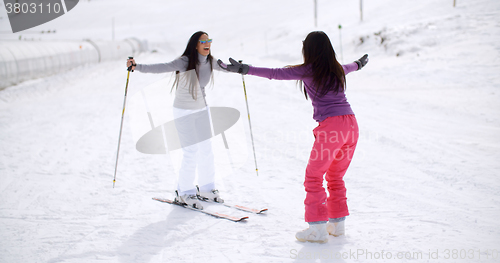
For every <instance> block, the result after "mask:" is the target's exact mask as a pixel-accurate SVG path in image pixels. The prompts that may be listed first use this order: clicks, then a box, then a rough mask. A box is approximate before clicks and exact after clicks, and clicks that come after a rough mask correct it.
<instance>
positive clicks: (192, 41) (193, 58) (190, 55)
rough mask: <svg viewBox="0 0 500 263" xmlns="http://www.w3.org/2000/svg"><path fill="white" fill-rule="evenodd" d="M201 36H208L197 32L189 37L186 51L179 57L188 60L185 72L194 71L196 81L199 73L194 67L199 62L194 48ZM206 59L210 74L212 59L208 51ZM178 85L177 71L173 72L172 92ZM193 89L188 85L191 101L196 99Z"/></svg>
mask: <svg viewBox="0 0 500 263" xmlns="http://www.w3.org/2000/svg"><path fill="white" fill-rule="evenodd" d="M203 34H205V35H207V36H208V34H207V33H206V32H203V31H198V32H196V33H194V34H193V35H191V37H190V38H189V41H188V44H187V46H186V49H185V50H184V53H182V55H181V57H187V59H188V65H187V68H186V72H187V71H189V70H192V69H194V70H195V72H196V76H197V77H198V79H199V73H198V68H197V67H196V66H197V65H198V64H200V61H199V60H198V50H196V46H197V45H198V40H199V39H200V37H201V36H202V35H203ZM207 59H208V62H209V63H210V72H212V71H213V68H212V61H213V59H214V58H213V57H212V52H211V51H210V53H208V56H207ZM178 84H179V71H176V72H175V81H174V84H173V85H172V90H173V89H174V87H176V88H177V86H178ZM194 89H195V86H194V85H190V88H189V93H191V95H192V96H193V99H196V95H195V90H194ZM172 90H171V91H172Z"/></svg>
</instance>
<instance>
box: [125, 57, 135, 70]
mask: <svg viewBox="0 0 500 263" xmlns="http://www.w3.org/2000/svg"><path fill="white" fill-rule="evenodd" d="M128 59H134V57H128ZM131 64H132V65H130V67H128V68H127V71H132V72H134V71H133V70H132V67H135V66H137V64H134V63H132V62H131Z"/></svg>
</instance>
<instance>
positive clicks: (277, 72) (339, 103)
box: [247, 62, 358, 122]
mask: <svg viewBox="0 0 500 263" xmlns="http://www.w3.org/2000/svg"><path fill="white" fill-rule="evenodd" d="M342 67H343V68H344V72H345V74H346V75H347V74H348V73H350V72H353V71H356V70H358V65H357V64H356V63H355V62H353V63H351V64H347V65H342ZM306 73H307V67H304V66H300V67H290V68H258V67H250V68H249V70H248V73H247V74H249V75H254V76H259V77H264V78H268V79H279V80H302V81H304V86H305V88H306V91H307V95H308V96H309V98H310V99H311V101H312V105H313V108H314V115H313V119H315V120H316V121H317V122H322V121H324V120H325V119H326V118H328V117H333V116H340V115H349V114H354V112H353V111H352V109H351V105H350V104H349V102H347V98H346V96H345V93H344V92H339V93H337V94H335V92H333V91H331V92H328V93H327V94H326V95H325V96H323V97H319V96H318V97H315V96H314V93H315V92H316V88H314V87H313V85H312V80H313V79H312V76H310V74H306Z"/></svg>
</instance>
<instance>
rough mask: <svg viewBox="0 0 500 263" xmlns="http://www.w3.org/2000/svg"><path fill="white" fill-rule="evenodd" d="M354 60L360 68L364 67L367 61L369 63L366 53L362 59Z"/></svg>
mask: <svg viewBox="0 0 500 263" xmlns="http://www.w3.org/2000/svg"><path fill="white" fill-rule="evenodd" d="M354 62H356V64H358V70H360V69H362V68H363V67H364V66H365V65H366V63H368V54H365V55H364V56H362V57H361V58H360V59H358V60H356V61H354Z"/></svg>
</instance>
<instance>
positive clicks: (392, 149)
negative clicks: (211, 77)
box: [0, 0, 500, 263]
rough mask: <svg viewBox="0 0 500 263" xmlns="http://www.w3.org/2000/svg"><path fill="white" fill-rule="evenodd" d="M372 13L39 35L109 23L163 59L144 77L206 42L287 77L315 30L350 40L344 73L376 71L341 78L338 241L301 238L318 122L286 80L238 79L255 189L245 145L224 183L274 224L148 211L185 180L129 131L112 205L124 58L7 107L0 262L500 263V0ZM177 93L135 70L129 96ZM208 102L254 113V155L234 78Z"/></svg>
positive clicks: (26, 88)
mask: <svg viewBox="0 0 500 263" xmlns="http://www.w3.org/2000/svg"><path fill="white" fill-rule="evenodd" d="M364 2H365V3H364V21H363V22H360V21H359V6H358V4H359V3H358V1H347V0H342V1H341V0H338V1H322V0H319V1H318V4H319V7H320V8H319V11H318V28H315V27H314V21H313V7H312V3H313V1H299V0H292V1H277V0H276V1H264V0H256V1H246V2H239V1H225V0H214V1H209V2H208V1H194V0H186V1H171V0H168V1H165V0H162V1H159V0H157V1H153V0H151V1H129V0H127V1H124V0H121V1H118V0H107V1H104V0H103V1H80V4H79V5H78V6H77V7H75V9H73V10H72V11H71V12H69V13H68V14H67V15H65V16H63V17H61V18H59V19H56V20H54V21H51V22H49V23H47V24H44V25H41V26H39V27H37V28H35V29H33V30H39V29H40V30H41V29H49V28H56V29H57V34H55V35H50V36H49V35H44V36H38V35H37V37H39V38H42V39H82V38H92V39H110V38H111V20H112V17H114V18H115V23H116V32H115V33H116V34H115V36H116V38H117V39H122V38H126V37H138V38H140V39H147V40H149V41H150V46H152V47H154V48H155V49H157V50H158V51H159V52H157V53H148V54H143V55H141V56H139V57H137V58H136V60H137V62H138V63H154V62H162V61H168V60H171V59H174V58H176V57H177V56H179V55H180V54H181V52H182V51H183V49H184V48H185V44H186V42H187V40H188V38H189V36H190V35H191V34H192V33H193V32H195V31H197V30H204V31H207V32H208V33H209V34H210V37H212V38H213V39H214V42H213V44H212V48H213V50H212V54H213V55H214V56H216V57H218V58H222V59H224V60H227V58H228V57H229V56H232V57H234V58H236V59H243V60H244V61H245V62H247V63H250V64H253V65H256V66H267V67H281V66H285V65H290V64H298V63H300V62H301V40H303V39H304V38H305V36H306V35H307V33H308V32H310V31H312V30H324V31H325V32H326V33H327V34H328V35H329V36H330V38H331V40H332V43H333V44H334V46H335V49H336V51H337V52H338V53H339V55H340V50H341V48H340V43H339V37H340V36H339V29H338V25H339V24H342V32H341V37H342V54H341V55H342V58H343V61H344V62H345V63H348V62H351V61H353V60H355V59H357V58H359V57H361V56H362V55H363V54H365V53H368V54H369V55H370V62H369V64H368V65H367V66H366V67H365V68H364V69H363V70H362V71H359V72H354V73H352V74H350V75H348V77H347V96H348V100H349V102H350V103H351V105H352V107H353V110H354V112H355V113H356V116H357V119H358V122H359V125H360V132H361V137H360V141H359V144H358V148H357V152H356V154H355V157H354V160H353V162H352V165H351V167H350V169H349V170H348V172H347V174H346V177H345V180H346V185H347V189H348V198H349V200H348V204H349V207H350V211H351V216H349V217H348V219H347V221H346V233H347V235H346V236H345V237H340V238H334V237H330V240H329V242H328V243H327V244H321V245H320V244H310V243H305V244H304V243H300V242H297V241H296V240H295V238H294V235H295V233H296V231H298V230H301V229H303V228H305V227H307V225H306V224H305V223H304V221H303V199H304V197H305V192H304V189H303V186H302V182H303V178H304V169H305V166H306V163H307V157H308V153H309V150H310V149H311V146H312V142H313V136H312V132H311V130H312V129H313V128H314V127H315V125H316V124H315V122H314V121H313V120H312V118H311V116H312V107H311V105H310V102H309V101H306V100H304V97H303V95H302V94H301V93H300V91H299V90H298V88H297V86H296V85H295V82H293V81H281V82H280V81H270V80H267V79H260V78H257V77H252V76H246V77H245V81H246V86H247V92H248V101H249V104H250V113H251V118H252V128H253V134H254V139H255V149H256V151H257V153H256V154H257V161H258V165H259V176H258V177H257V176H256V173H255V167H254V163H253V158H252V157H253V156H252V153H251V147H247V149H248V152H247V153H246V156H248V157H247V158H246V162H244V165H243V167H241V168H237V167H231V166H229V165H225V166H224V165H220V166H219V167H218V169H219V171H220V173H221V174H224V176H220V177H221V178H220V180H219V183H220V189H221V192H222V194H223V196H224V198H225V199H226V200H228V201H232V202H234V203H239V204H242V205H248V206H263V207H267V208H269V211H268V213H267V214H266V215H251V214H250V215H249V216H250V218H249V220H248V221H247V222H244V223H234V222H230V221H224V220H220V219H215V218H212V217H210V216H207V215H204V214H201V213H197V212H192V211H188V210H186V209H183V208H180V207H174V206H170V205H167V204H162V203H159V202H155V201H153V200H151V197H154V196H164V197H172V193H173V190H174V189H175V181H176V179H175V171H174V165H173V163H172V162H171V160H170V159H169V158H167V156H165V155H163V156H160V155H154V156H153V155H144V154H141V153H138V152H137V151H136V150H135V142H134V139H133V138H134V135H133V129H131V127H130V126H131V123H130V118H129V116H128V115H127V116H126V122H125V129H124V134H123V137H122V147H121V149H122V152H121V154H120V162H119V170H118V175H117V185H116V188H114V189H113V188H112V179H113V172H114V161H115V158H116V146H117V140H118V131H119V124H120V115H121V110H122V108H121V107H122V103H123V90H124V87H125V80H126V71H125V69H124V61H125V58H124V60H123V61H116V62H106V63H102V64H99V65H97V66H87V67H80V68H78V69H73V70H71V71H68V72H66V73H63V74H59V75H55V76H51V77H47V78H43V79H37V80H32V81H27V82H24V83H22V84H19V85H17V86H13V87H9V88H7V89H5V90H2V91H0V149H1V151H0V236H1V237H2V238H1V239H0V262H2V263H3V262H8V263H14V262H51V263H55V262H126V263H129V262H130V263H131V262H391V261H394V262H498V261H499V260H500V255H499V252H500V223H499V222H498V218H499V217H500V211H499V207H500V191H499V189H500V183H499V180H498V174H499V171H500V165H499V164H498V160H499V159H500V140H499V135H500V90H499V89H500V76H499V74H498V72H500V44H499V43H500V34H499V33H500V20H498V17H499V15H500V2H499V1H496V0H476V1H472V0H458V1H457V7H455V8H453V6H452V4H453V3H452V2H453V1H432V0H422V1H409V0H379V1H364ZM0 12H5V10H4V9H1V10H0ZM0 16H1V17H2V19H1V20H0V31H5V30H7V29H8V28H9V25H8V21H7V20H6V15H5V13H0ZM89 18H92V19H89ZM20 34H23V33H22V32H21V33H20ZM9 37H12V38H18V35H13V36H9V35H2V38H9ZM169 77H170V74H167V75H151V74H141V73H138V72H134V73H132V74H131V78H130V84H129V87H130V96H131V97H132V96H134V95H136V94H140V90H141V89H142V88H147V87H151V86H152V85H153V86H154V85H158V83H160V84H162V83H167V82H168V78H169ZM165 78H166V79H165ZM165 86H166V89H170V85H168V84H165ZM208 96H209V99H210V102H211V105H213V106H227V107H234V108H236V109H238V110H239V111H240V112H241V113H243V114H242V119H241V123H242V127H244V129H245V130H246V138H247V141H246V144H247V146H248V145H250V141H249V133H248V128H247V123H246V119H245V118H243V117H246V116H245V113H246V108H245V101H244V96H243V91H242V83H241V76H239V75H236V74H234V75H233V74H224V73H217V74H216V76H215V84H214V88H213V89H210V90H209V93H208ZM207 209H210V210H214V211H215V210H218V211H222V212H225V213H234V214H240V213H244V212H237V211H233V210H230V209H225V208H223V207H217V206H210V207H208V208H207ZM388 257H391V259H387V258H388ZM436 257H437V258H436Z"/></svg>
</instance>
